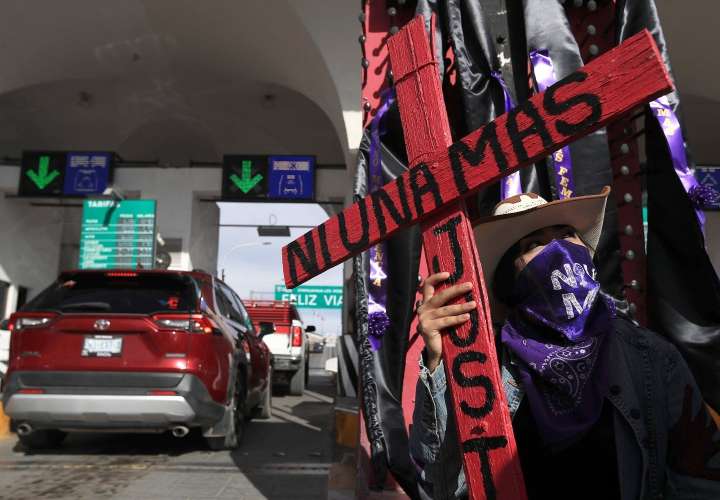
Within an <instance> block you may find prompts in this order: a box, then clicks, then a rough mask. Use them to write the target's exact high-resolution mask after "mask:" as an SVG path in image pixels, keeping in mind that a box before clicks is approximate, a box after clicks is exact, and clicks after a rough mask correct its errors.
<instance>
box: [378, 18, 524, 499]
mask: <svg viewBox="0 0 720 500" xmlns="http://www.w3.org/2000/svg"><path fill="white" fill-rule="evenodd" d="M430 39H434V37H433V36H431V37H430ZM427 40H428V35H427V33H426V32H425V24H424V20H423V18H422V17H417V18H415V19H414V20H413V21H411V22H410V23H408V24H407V25H406V26H405V28H404V29H403V30H402V31H401V32H400V33H399V36H396V37H393V38H391V39H390V40H389V42H388V48H389V50H390V62H391V63H392V69H393V75H394V78H395V92H396V94H397V99H398V105H399V107H400V118H401V120H402V126H403V132H404V136H405V147H406V148H407V155H408V163H409V164H410V165H418V164H421V163H422V162H423V161H425V160H427V159H428V158H429V157H430V156H431V155H432V153H434V152H435V151H438V150H441V149H445V148H447V147H448V146H450V144H452V139H451V135H450V124H449V123H448V117H447V113H446V112H445V102H444V100H443V95H442V89H441V87H440V79H439V78H438V74H439V73H438V65H437V61H436V60H435V58H434V51H433V50H432V49H431V47H430V45H429V44H428V41H427ZM415 168H418V167H415ZM422 238H423V247H424V248H425V258H426V259H427V264H428V268H429V269H430V271H431V272H440V271H447V272H450V273H451V276H450V279H449V280H448V282H449V284H453V283H458V282H460V283H465V282H468V281H469V282H471V283H472V284H473V288H472V291H471V292H469V293H468V294H467V295H466V297H465V299H466V300H468V301H469V300H475V301H476V302H477V303H478V308H477V309H476V310H475V311H472V313H471V319H470V321H469V322H468V323H466V324H464V325H460V326H458V327H456V328H450V329H448V330H447V331H446V335H443V338H442V340H443V361H444V365H445V371H446V375H447V380H448V383H449V388H450V394H451V396H452V401H453V406H454V408H455V422H456V425H457V431H458V432H457V435H458V438H459V440H460V449H461V450H463V466H464V468H465V478H466V481H467V485H468V492H469V496H470V498H472V499H476V498H499V499H508V500H510V499H518V500H522V499H524V498H526V494H525V483H524V482H523V478H522V470H521V469H520V460H519V457H518V454H517V448H516V447H515V438H514V436H513V433H512V422H511V420H510V415H509V413H508V410H507V402H506V400H505V394H504V392H503V390H502V380H501V378H500V368H499V363H498V360H497V355H496V352H495V349H494V345H495V342H494V341H493V336H494V334H493V329H492V323H491V322H490V309H489V305H488V300H487V293H486V290H485V281H484V280H483V274H482V268H481V265H480V260H479V257H478V253H477V250H476V249H475V238H474V237H473V229H472V225H471V223H470V219H469V217H468V215H467V208H466V206H465V201H464V200H459V201H455V202H452V203H450V204H448V205H446V206H445V207H443V209H442V210H440V212H439V213H438V214H437V215H434V216H432V217H430V218H429V219H426V220H425V221H424V222H423V223H422ZM440 288H442V287H440ZM500 472H502V479H501V480H500V481H498V479H499V476H500ZM499 483H502V484H499Z"/></svg>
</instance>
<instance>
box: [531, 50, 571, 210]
mask: <svg viewBox="0 0 720 500" xmlns="http://www.w3.org/2000/svg"><path fill="white" fill-rule="evenodd" d="M530 62H531V64H532V67H533V73H535V81H537V86H538V90H539V91H540V92H545V90H547V88H548V87H550V86H552V85H554V84H555V82H557V77H556V76H555V69H554V68H553V63H552V59H550V56H549V55H548V51H547V50H533V51H532V52H530ZM552 162H553V169H554V170H555V189H556V191H557V195H558V198H559V199H561V200H562V199H564V198H571V197H572V196H573V194H575V181H573V175H572V159H571V158H570V147H569V146H565V147H563V148H562V149H558V150H557V151H555V152H554V153H553V154H552Z"/></svg>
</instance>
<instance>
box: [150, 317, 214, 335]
mask: <svg viewBox="0 0 720 500" xmlns="http://www.w3.org/2000/svg"><path fill="white" fill-rule="evenodd" d="M153 321H155V324H156V325H158V326H159V327H160V328H162V329H163V330H184V331H186V332H191V333H212V331H213V324H212V321H211V320H210V319H209V318H206V317H205V316H200V315H193V316H190V317H188V316H178V315H162V314H158V315H156V316H154V317H153Z"/></svg>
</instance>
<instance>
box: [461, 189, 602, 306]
mask: <svg viewBox="0 0 720 500" xmlns="http://www.w3.org/2000/svg"><path fill="white" fill-rule="evenodd" d="M609 194H610V187H608V186H605V187H604V188H603V189H602V191H601V192H600V193H598V194H594V195H588V196H578V197H576V198H567V199H564V200H557V201H551V202H547V201H546V200H545V199H544V198H542V197H540V196H538V195H537V194H535V193H523V194H519V195H515V196H511V197H509V198H506V199H505V200H503V201H501V202H500V203H498V204H497V205H496V206H495V209H494V210H493V215H492V216H489V217H484V218H482V219H478V220H477V221H475V222H474V224H473V225H474V226H475V227H474V229H473V231H474V233H475V241H476V243H477V249H478V253H479V254H480V261H481V263H482V267H483V271H484V273H485V283H486V285H487V290H488V294H489V295H490V297H489V298H490V304H491V308H492V309H493V311H492V312H493V313H496V309H498V311H497V312H500V310H499V308H498V307H497V304H496V302H497V301H496V300H495V299H494V297H493V279H494V277H495V276H494V275H495V269H496V268H497V266H498V264H499V263H500V259H502V257H503V255H504V254H505V252H507V251H508V250H509V249H510V248H511V247H512V246H513V245H514V244H515V243H517V242H518V241H519V240H520V239H521V238H523V237H525V236H527V235H528V234H530V233H532V232H534V231H537V230H538V229H542V228H544V227H547V226H555V225H567V226H572V227H574V228H575V230H576V231H577V232H578V235H579V236H580V238H581V239H582V240H583V241H584V242H585V243H586V244H587V245H588V247H589V248H590V253H591V255H592V254H594V250H595V248H597V244H598V241H600V233H601V232H602V225H603V218H604V216H605V203H606V202H607V198H608V195H609ZM494 315H495V314H494ZM498 319H499V318H498Z"/></svg>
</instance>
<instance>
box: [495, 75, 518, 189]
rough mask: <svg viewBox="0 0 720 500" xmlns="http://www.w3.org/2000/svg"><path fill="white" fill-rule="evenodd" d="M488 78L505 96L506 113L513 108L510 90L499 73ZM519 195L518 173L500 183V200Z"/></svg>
mask: <svg viewBox="0 0 720 500" xmlns="http://www.w3.org/2000/svg"><path fill="white" fill-rule="evenodd" d="M490 76H492V77H493V78H494V79H495V80H496V81H497V82H498V83H499V84H500V86H501V87H502V89H503V95H504V96H505V112H506V113H507V112H508V111H510V110H511V109H513V108H514V107H515V104H514V103H513V100H512V97H511V96H510V90H509V89H508V86H507V83H505V79H504V78H503V76H502V73H500V72H499V71H493V72H492V73H490ZM520 193H522V186H521V185H520V172H513V173H512V174H510V175H508V176H506V177H504V178H503V179H502V181H500V199H501V200H504V199H505V198H509V197H510V196H515V195H516V194H520Z"/></svg>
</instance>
